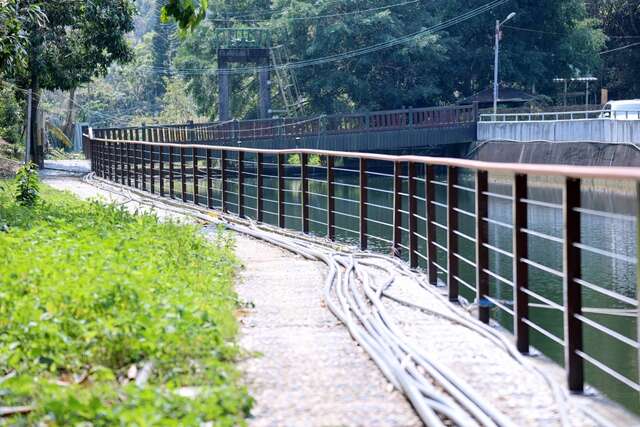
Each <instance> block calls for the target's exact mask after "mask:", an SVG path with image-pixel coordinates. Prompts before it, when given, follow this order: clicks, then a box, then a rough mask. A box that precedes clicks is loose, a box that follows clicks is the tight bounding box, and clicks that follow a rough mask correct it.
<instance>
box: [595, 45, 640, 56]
mask: <svg viewBox="0 0 640 427" xmlns="http://www.w3.org/2000/svg"><path fill="white" fill-rule="evenodd" d="M634 46H640V42H635V43H631V44H628V45H626V46H621V47H616V48H615V49H609V50H604V51H602V52H600V53H599V54H600V55H604V54H607V53H611V52H617V51H619V50H623V49H629V48H630V47H634Z"/></svg>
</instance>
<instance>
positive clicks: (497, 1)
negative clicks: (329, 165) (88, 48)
mask: <svg viewBox="0 0 640 427" xmlns="http://www.w3.org/2000/svg"><path fill="white" fill-rule="evenodd" d="M508 1H509V0H493V1H491V2H489V3H486V4H484V5H482V6H480V7H477V8H475V9H472V10H470V11H468V12H465V13H463V14H461V15H459V16H456V17H455V18H451V19H449V20H447V21H444V22H441V23H439V24H436V25H434V26H431V27H429V28H426V29H423V30H420V31H416V32H414V33H411V34H408V35H406V36H402V37H398V38H394V39H392V40H389V41H386V42H382V43H377V44H374V45H370V46H367V47H363V48H359V49H354V50H351V51H348V52H343V53H338V54H333V55H328V56H324V57H320V58H314V59H307V60H302V61H298V62H291V63H288V64H283V65H271V66H267V67H244V68H234V69H229V70H225V71H224V72H225V73H226V74H247V73H254V72H257V71H258V70H260V69H264V68H266V69H268V70H271V71H273V70H278V69H298V68H304V67H309V66H315V65H321V64H326V63H330V62H336V61H342V60H345V59H350V58H355V57H358V56H362V55H367V54H369V53H373V52H377V51H380V50H383V49H388V48H390V47H394V46H398V45H401V44H405V43H407V42H410V41H413V40H416V39H418V38H420V37H423V36H425V35H429V34H433V33H435V32H438V31H442V30H444V29H446V28H449V27H452V26H454V25H457V24H459V23H461V22H464V21H467V20H469V19H472V18H474V17H476V16H478V15H481V14H483V13H485V12H487V11H489V10H491V9H494V8H496V7H498V6H500V5H502V4H504V3H507V2H508ZM147 68H148V69H150V70H152V71H156V72H159V71H170V72H173V73H175V74H179V75H183V76H184V75H199V74H220V73H221V71H220V70H219V69H216V68H200V69H196V68H194V69H176V70H167V69H166V68H164V67H147Z"/></svg>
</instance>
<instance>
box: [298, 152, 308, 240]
mask: <svg viewBox="0 0 640 427" xmlns="http://www.w3.org/2000/svg"><path fill="white" fill-rule="evenodd" d="M308 162H309V157H308V155H307V154H306V153H302V154H300V187H301V191H302V194H301V195H300V202H301V204H302V206H300V214H301V216H302V232H303V233H308V232H309V181H308V178H309V168H308Z"/></svg>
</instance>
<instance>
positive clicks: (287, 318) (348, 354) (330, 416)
mask: <svg viewBox="0 0 640 427" xmlns="http://www.w3.org/2000/svg"><path fill="white" fill-rule="evenodd" d="M237 253H238V256H239V257H240V259H242V261H243V262H244V264H245V269H244V271H243V272H242V274H241V281H240V283H239V285H238V288H237V290H238V293H239V294H240V297H241V298H242V299H244V300H245V301H248V302H252V303H253V304H255V308H253V309H251V310H249V311H248V312H247V314H246V316H244V317H243V318H242V319H241V324H242V336H241V340H240V344H241V345H242V347H244V348H245V349H246V350H248V351H256V352H260V353H261V354H262V355H261V356H259V357H254V358H250V359H249V360H246V361H244V362H243V363H242V365H241V366H242V369H243V370H244V372H245V374H246V378H247V381H248V386H249V389H250V391H251V393H252V394H253V396H254V397H255V398H256V400H257V404H256V406H255V409H254V411H253V416H254V418H253V419H252V420H250V422H249V425H250V426H403V427H409V426H416V425H421V423H420V422H419V420H418V419H417V418H416V416H415V415H414V413H413V410H412V408H411V406H410V405H409V403H407V401H406V400H405V399H404V397H403V396H402V395H401V394H400V393H398V392H397V391H392V387H391V386H390V384H389V383H388V382H387V381H386V379H385V378H384V377H383V375H382V374H381V372H380V371H379V370H378V369H377V367H376V365H375V364H374V363H373V362H372V361H371V360H370V359H369V358H368V357H367V355H366V354H365V353H364V352H363V351H362V350H361V349H360V348H359V347H357V346H356V344H355V342H354V341H353V340H352V339H351V336H350V335H349V333H348V332H347V330H346V329H345V328H344V327H343V326H342V325H341V324H340V323H339V322H338V321H337V320H336V318H335V317H333V315H332V314H331V313H330V312H329V310H328V308H326V307H325V306H324V304H323V302H322V301H323V298H322V288H323V286H324V285H323V283H324V268H323V265H322V264H319V263H315V262H310V261H306V260H304V259H302V258H300V257H296V256H293V255H292V254H291V253H289V252H285V251H282V250H280V249H278V248H276V247H273V246H270V245H266V244H264V243H262V242H259V241H256V240H253V239H250V238H247V237H244V236H238V245H237Z"/></svg>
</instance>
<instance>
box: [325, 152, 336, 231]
mask: <svg viewBox="0 0 640 427" xmlns="http://www.w3.org/2000/svg"><path fill="white" fill-rule="evenodd" d="M333 163H334V158H333V157H331V156H327V238H328V239H329V240H335V229H334V227H333V226H334V224H335V214H334V213H335V210H336V209H335V199H334V198H333V190H334V188H333V183H334V181H335V171H334V170H333Z"/></svg>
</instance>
